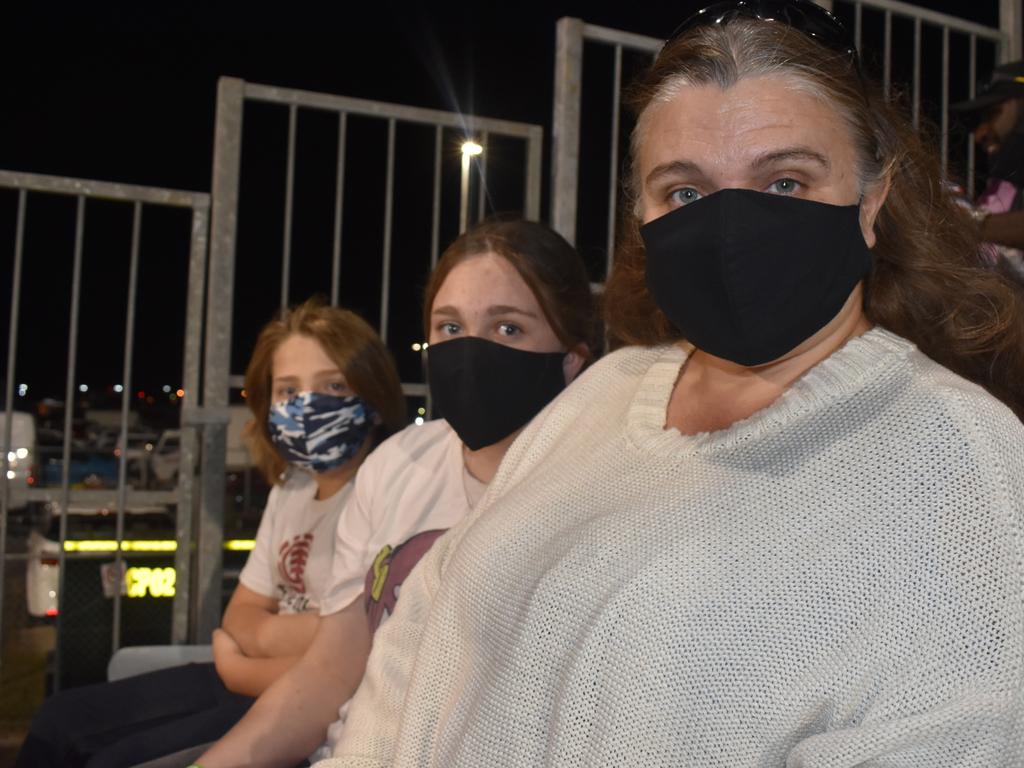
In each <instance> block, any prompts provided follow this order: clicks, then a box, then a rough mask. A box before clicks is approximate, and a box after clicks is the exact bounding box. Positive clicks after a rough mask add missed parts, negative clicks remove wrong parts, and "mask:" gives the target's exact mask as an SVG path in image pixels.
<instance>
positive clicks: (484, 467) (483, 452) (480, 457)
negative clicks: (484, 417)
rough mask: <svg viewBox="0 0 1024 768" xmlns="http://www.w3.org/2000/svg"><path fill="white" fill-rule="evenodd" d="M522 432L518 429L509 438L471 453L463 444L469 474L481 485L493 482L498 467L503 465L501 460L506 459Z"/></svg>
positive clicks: (463, 458) (463, 459)
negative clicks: (511, 446) (510, 447)
mask: <svg viewBox="0 0 1024 768" xmlns="http://www.w3.org/2000/svg"><path fill="white" fill-rule="evenodd" d="M520 432H522V430H521V429H517V430H516V431H515V432H513V433H512V434H511V435H509V436H508V437H506V438H504V439H502V440H499V441H498V442H496V443H492V444H491V445H485V446H484V447H483V448H478V449H477V450H475V451H471V450H470V449H469V448H467V447H466V445H465V443H463V445H462V461H463V462H464V463H465V465H466V469H468V470H469V474H471V475H472V476H473V477H475V478H476V479H477V480H479V481H480V482H481V483H489V482H491V480H493V479H494V475H495V474H496V473H497V471H498V467H499V466H500V465H501V460H502V459H503V458H505V451H507V450H508V447H509V446H510V445H512V443H513V442H514V441H515V439H516V438H517V437H518V436H519V433H520Z"/></svg>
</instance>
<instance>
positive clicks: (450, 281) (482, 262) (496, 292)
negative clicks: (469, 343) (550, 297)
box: [434, 253, 540, 312]
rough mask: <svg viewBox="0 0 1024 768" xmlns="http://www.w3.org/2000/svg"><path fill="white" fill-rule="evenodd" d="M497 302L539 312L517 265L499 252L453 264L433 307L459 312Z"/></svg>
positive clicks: (492, 304) (469, 310)
mask: <svg viewBox="0 0 1024 768" xmlns="http://www.w3.org/2000/svg"><path fill="white" fill-rule="evenodd" d="M495 305H506V306H513V307H519V308H520V309H525V310H531V311H539V309H540V307H539V305H538V303H537V298H536V297H535V296H534V295H533V291H531V290H530V287H529V286H528V285H527V284H526V281H525V280H523V278H522V276H521V275H520V274H519V272H518V271H517V270H516V268H515V267H514V266H512V264H511V263H510V262H509V260H508V259H506V258H505V257H503V256H499V255H498V254H496V253H483V254H480V255H478V256H470V257H468V258H466V259H464V260H462V261H460V262H459V263H458V264H456V265H455V266H454V267H452V269H451V271H450V272H449V273H448V276H447V277H446V278H445V279H444V282H443V283H441V287H440V288H439V289H438V291H437V295H436V296H435V297H434V307H441V306H451V307H455V308H456V309H458V310H459V311H463V312H471V311H474V310H477V309H479V310H483V309H486V308H487V307H491V306H495Z"/></svg>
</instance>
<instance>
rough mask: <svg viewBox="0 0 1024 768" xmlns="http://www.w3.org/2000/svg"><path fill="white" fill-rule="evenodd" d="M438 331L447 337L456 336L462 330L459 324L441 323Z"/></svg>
mask: <svg viewBox="0 0 1024 768" xmlns="http://www.w3.org/2000/svg"><path fill="white" fill-rule="evenodd" d="M437 330H439V331H440V332H441V333H443V334H444V335H445V336H455V335H456V334H457V333H458V332H459V331H461V330H462V329H461V328H460V327H459V324H458V323H441V324H440V325H438V326H437Z"/></svg>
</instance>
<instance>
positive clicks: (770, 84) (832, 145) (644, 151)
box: [637, 76, 856, 179]
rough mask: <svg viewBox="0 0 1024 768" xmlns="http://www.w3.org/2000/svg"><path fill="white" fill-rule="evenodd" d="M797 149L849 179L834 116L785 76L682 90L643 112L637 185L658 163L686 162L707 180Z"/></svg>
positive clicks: (846, 140)
mask: <svg viewBox="0 0 1024 768" xmlns="http://www.w3.org/2000/svg"><path fill="white" fill-rule="evenodd" d="M794 145H799V146H803V147H807V148H809V149H812V150H814V151H817V152H819V153H820V154H822V155H824V156H825V157H827V158H828V159H829V162H830V165H831V166H832V168H833V169H837V170H839V171H840V172H852V171H853V169H854V168H855V161H856V154H855V151H854V146H853V142H852V140H851V137H850V134H849V131H848V129H847V126H846V124H845V122H844V120H843V118H842V117H841V116H840V114H839V112H838V111H837V110H836V109H835V108H833V107H832V106H831V105H829V104H826V103H825V102H824V101H823V100H822V99H821V98H819V97H818V96H816V95H815V94H812V93H810V92H808V90H807V89H806V88H804V89H801V87H800V84H799V83H798V82H797V81H795V80H794V79H792V78H788V77H784V76H764V77H750V78H744V79H742V80H740V81H738V82H737V83H735V84H734V85H732V86H730V87H728V88H725V89H722V88H720V87H719V86H718V85H713V84H711V85H683V86H680V87H679V88H678V90H677V92H676V93H674V94H673V95H672V96H671V97H670V98H669V99H667V100H666V101H659V102H654V103H652V104H651V106H650V107H648V108H647V110H646V111H645V112H644V115H643V119H642V121H641V124H640V126H639V134H638V151H637V160H638V170H639V171H640V174H641V179H643V178H644V177H645V176H646V175H647V174H648V173H649V172H650V171H651V170H652V169H653V168H655V167H656V166H658V165H659V164H661V163H665V162H673V161H676V160H680V159H685V160H688V161H691V162H694V163H697V164H698V165H700V166H701V168H702V169H703V170H705V171H706V172H710V173H712V174H721V175H725V176H728V175H732V174H737V173H740V172H742V170H744V169H745V168H747V167H749V164H750V163H751V162H752V161H753V160H754V159H755V158H756V157H758V156H760V155H763V154H765V153H767V152H772V151H774V150H778V149H781V148H784V147H790V146H794Z"/></svg>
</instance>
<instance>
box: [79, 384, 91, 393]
mask: <svg viewBox="0 0 1024 768" xmlns="http://www.w3.org/2000/svg"><path fill="white" fill-rule="evenodd" d="M78 391H79V392H88V391H89V385H88V384H79V385H78Z"/></svg>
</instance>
